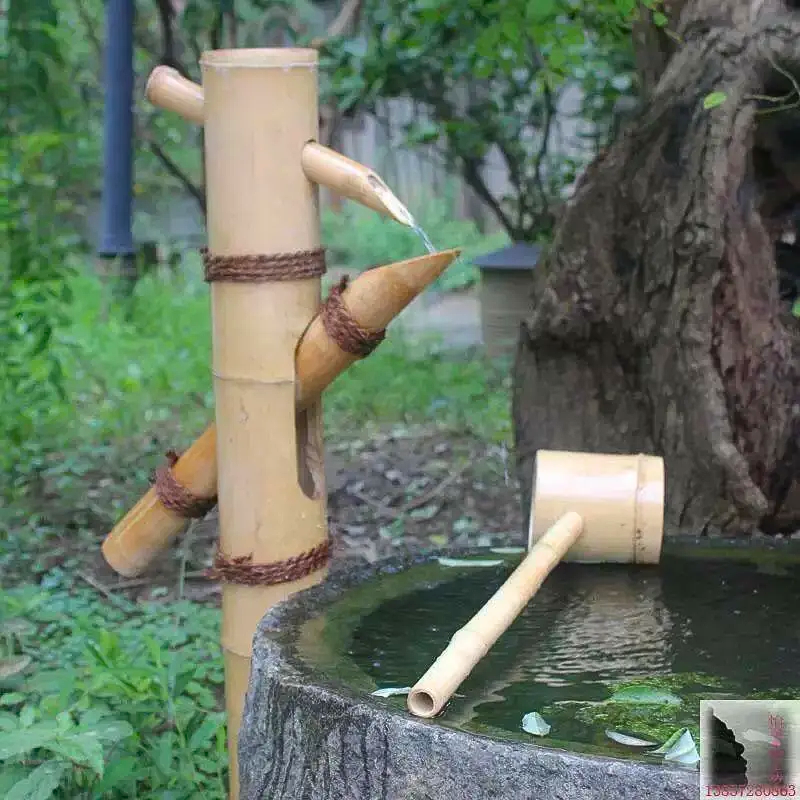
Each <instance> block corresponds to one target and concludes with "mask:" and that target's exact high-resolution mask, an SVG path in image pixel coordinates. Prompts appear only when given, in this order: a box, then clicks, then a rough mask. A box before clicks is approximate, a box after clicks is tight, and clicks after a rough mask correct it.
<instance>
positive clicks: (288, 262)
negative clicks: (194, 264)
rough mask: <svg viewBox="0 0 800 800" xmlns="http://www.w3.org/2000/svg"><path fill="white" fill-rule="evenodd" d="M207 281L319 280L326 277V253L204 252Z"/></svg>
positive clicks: (321, 250)
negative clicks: (226, 254)
mask: <svg viewBox="0 0 800 800" xmlns="http://www.w3.org/2000/svg"><path fill="white" fill-rule="evenodd" d="M201 252H202V254H203V265H204V266H205V278H206V281H208V282H209V283H211V282H212V281H236V282H240V283H244V282H249V283H265V282H267V281H294V280H302V279H304V278H317V277H319V276H320V275H324V274H325V250H324V248H322V247H318V248H315V249H313V250H298V251H296V252H294V253H272V254H271V255H242V256H215V255H212V254H211V253H209V251H208V248H207V247H204V248H203V249H202V251H201Z"/></svg>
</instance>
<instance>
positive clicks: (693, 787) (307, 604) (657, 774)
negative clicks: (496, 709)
mask: <svg viewBox="0 0 800 800" xmlns="http://www.w3.org/2000/svg"><path fill="white" fill-rule="evenodd" d="M798 545H800V543H798V542H796V541H794V540H786V539H784V540H777V541H776V540H770V539H759V540H756V541H755V542H754V541H753V540H739V539H730V538H721V537H720V538H712V537H698V536H686V535H683V536H673V537H670V538H669V539H666V540H665V542H664V553H665V554H673V553H675V554H680V553H682V552H683V553H686V554H687V555H689V556H690V557H691V553H692V552H694V553H695V555H694V557H697V558H709V559H713V558H715V557H717V558H733V559H735V560H741V559H743V560H751V559H754V558H755V559H758V558H766V559H770V558H772V557H775V558H779V559H780V558H783V557H786V556H787V555H788V556H790V557H791V558H794V557H797V558H798V559H800V546H798ZM697 551H702V554H700V555H698V554H697ZM490 552H491V551H490V548H489V547H480V548H476V547H470V548H444V549H437V550H435V551H430V552H426V553H416V554H406V555H398V556H394V557H390V558H388V559H382V560H380V561H377V562H375V563H372V564H367V563H359V564H355V565H353V564H348V563H343V564H340V565H336V564H335V565H334V566H332V568H331V572H330V574H329V575H328V577H327V579H326V580H325V581H324V582H323V583H321V584H319V585H317V586H315V587H312V588H310V589H306V590H304V591H302V592H298V593H297V594H295V595H293V596H291V597H289V598H288V599H287V600H285V601H283V602H282V603H279V604H278V605H276V606H275V607H274V608H272V609H271V610H270V611H269V612H267V614H266V615H265V616H264V617H263V618H262V620H261V622H260V624H259V626H258V629H257V631H256V634H255V638H254V660H255V658H256V655H258V660H259V661H260V663H262V664H268V668H267V670H268V672H269V673H271V678H272V679H277V680H279V681H280V683H281V685H282V686H284V687H286V688H287V689H288V690H290V691H291V693H292V694H293V695H296V696H297V697H302V698H305V700H307V701H308V702H309V703H311V704H313V705H315V706H317V707H320V706H322V705H325V704H328V703H330V704H332V706H333V707H339V708H346V709H347V710H348V711H352V712H353V713H357V714H369V715H371V716H372V717H374V718H375V719H376V720H379V721H381V722H382V723H385V724H387V725H392V724H395V725H401V726H402V729H403V730H404V731H407V732H408V734H409V735H411V736H421V737H423V738H424V737H426V736H432V735H434V733H433V730H432V729H435V730H436V733H435V735H436V736H438V737H444V738H445V739H448V740H451V741H455V740H456V739H457V740H459V741H461V742H466V743H468V744H471V746H472V747H478V748H481V747H483V748H485V747H490V748H492V749H494V747H497V748H502V750H503V751H504V752H505V753H506V754H508V755H510V756H511V757H519V758H523V759H524V760H525V761H526V762H528V763H530V764H531V765H532V766H533V767H534V768H535V769H538V768H541V769H542V770H545V771H547V770H557V771H563V770H564V769H565V768H566V769H572V768H573V767H574V768H575V769H577V770H579V771H580V772H581V773H582V774H583V775H590V774H596V776H597V778H598V779H600V780H602V779H603V778H604V776H606V777H607V776H608V775H610V774H613V773H616V772H618V771H620V770H625V771H626V774H629V775H631V776H632V777H634V776H635V777H636V780H637V781H642V782H644V783H645V784H650V785H652V786H656V785H659V786H663V788H664V789H667V786H669V791H671V794H670V795H668V796H670V797H684V796H685V797H690V796H694V794H693V793H696V791H697V786H698V783H699V773H698V771H697V770H696V769H686V768H682V767H679V766H671V765H669V766H668V765H662V764H647V763H642V762H635V761H630V760H626V759H622V758H614V757H613V756H602V755H594V754H587V753H579V752H572V751H569V750H565V749H557V748H555V747H548V746H546V745H543V744H540V743H538V742H533V741H532V742H530V743H528V742H520V741H515V740H505V739H501V738H498V737H494V736H491V735H487V734H482V733H479V732H473V731H466V730H458V729H455V728H449V727H447V726H444V725H441V724H439V723H438V722H437V721H436V720H424V719H420V718H417V717H414V716H412V715H410V714H409V713H408V712H407V711H405V710H401V709H396V708H394V707H391V706H388V705H387V704H386V703H385V701H382V700H381V699H380V698H376V697H372V696H371V695H369V694H367V693H363V692H359V691H356V690H355V689H353V688H352V687H349V686H348V685H347V684H345V683H344V682H332V681H330V680H328V679H326V678H324V677H323V676H321V675H318V674H315V671H314V669H313V667H312V666H310V665H309V664H307V663H306V662H305V661H303V659H302V658H301V657H300V655H299V654H298V651H297V647H296V642H295V641H294V632H295V631H296V630H298V629H299V627H300V626H302V625H303V624H304V623H306V622H308V621H310V620H312V619H314V618H316V617H318V616H320V615H321V614H323V613H324V612H325V611H326V610H327V609H328V608H329V606H330V605H331V604H332V603H334V602H335V601H336V600H338V599H340V598H341V597H342V595H343V594H344V593H345V592H346V591H347V590H348V589H351V588H354V587H356V586H358V585H360V584H362V583H364V582H365V581H367V580H370V579H374V578H377V577H380V576H381V575H388V574H396V573H397V572H399V571H402V570H406V569H409V568H411V567H413V566H416V565H420V564H424V563H429V562H430V561H432V560H434V559H435V558H437V557H440V556H449V557H465V556H477V555H483V556H484V557H491V555H494V554H491V555H490ZM497 557H498V558H500V557H502V556H500V555H499V554H498V555H497ZM644 568H645V569H653V567H644ZM656 569H657V567H656ZM476 610H477V609H476ZM276 676H278V677H277V678H276ZM252 691H253V684H252V683H251V689H250V691H248V698H247V704H248V705H249V704H250V703H251V697H250V695H251V693H252ZM242 755H244V753H242ZM665 784H666V785H665ZM587 796H588V795H587ZM662 796H667V795H662Z"/></svg>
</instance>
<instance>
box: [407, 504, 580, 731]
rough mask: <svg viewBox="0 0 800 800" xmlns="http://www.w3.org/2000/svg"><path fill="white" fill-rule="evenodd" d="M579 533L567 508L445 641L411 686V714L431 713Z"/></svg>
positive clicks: (577, 523) (516, 613) (439, 707)
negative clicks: (497, 587) (461, 626)
mask: <svg viewBox="0 0 800 800" xmlns="http://www.w3.org/2000/svg"><path fill="white" fill-rule="evenodd" d="M581 533H583V518H582V517H581V516H580V515H579V514H576V513H575V512H573V511H570V512H568V513H566V514H564V516H563V517H561V518H560V519H559V520H557V521H556V522H555V524H554V525H553V526H552V527H551V528H550V529H549V530H548V531H547V532H546V533H545V534H544V535H543V536H542V538H541V539H539V541H538V542H537V543H536V545H535V546H534V547H533V548H532V549H531V551H530V552H529V553H528V555H527V556H526V557H525V558H524V559H523V561H522V563H521V564H520V565H519V566H518V567H517V568H516V569H515V570H514V572H512V573H511V575H510V576H509V577H508V579H507V580H506V582H505V583H504V584H503V585H502V586H501V587H500V588H499V589H498V590H497V591H496V592H495V593H494V594H493V595H492V597H491V598H490V599H489V600H488V602H487V603H486V605H484V606H483V608H481V609H480V611H478V613H477V614H475V616H474V617H473V618H472V619H471V620H470V621H469V622H468V623H467V624H466V625H465V626H464V627H463V628H461V629H460V630H458V631H456V632H455V634H453V638H452V639H451V640H450V644H448V645H447V647H446V648H445V650H444V651H443V652H442V654H441V655H440V656H439V657H438V658H437V659H436V661H434V662H433V664H432V665H431V667H430V669H429V670H428V671H427V672H426V673H425V674H424V675H423V676H422V677H421V678H420V679H419V680H418V681H417V683H416V684H415V686H414V687H413V688H412V689H411V692H410V693H409V695H408V710H409V711H410V712H411V713H412V714H414V715H415V716H417V717H434V716H436V715H437V714H438V713H439V712H440V711H441V710H442V708H444V706H445V704H446V703H447V701H448V700H449V699H450V698H451V697H452V695H453V693H454V692H455V691H456V689H458V687H459V686H460V685H461V684H462V683H463V682H464V680H465V679H466V678H467V676H468V675H469V674H470V672H472V670H473V669H474V668H475V665H476V664H477V663H478V662H479V661H480V660H481V659H482V658H483V657H484V656H485V655H486V653H487V652H488V651H489V648H490V647H491V646H492V645H493V644H494V643H495V642H496V641H497V640H498V639H499V638H500V636H501V635H502V634H503V633H504V632H505V631H506V630H507V629H508V628H509V626H510V625H511V623H512V622H513V621H514V620H515V619H516V618H517V617H518V616H519V613H520V612H521V611H522V609H523V608H525V606H526V605H527V604H528V602H529V601H530V599H531V598H532V597H533V596H534V595H535V594H536V592H537V591H538V590H539V587H540V586H541V585H542V583H543V582H544V580H545V578H546V577H547V576H548V575H549V574H550V572H551V571H552V570H553V568H554V567H555V566H556V565H557V564H558V563H559V562H560V561H561V559H562V558H563V557H564V555H565V554H566V552H567V551H568V550H569V548H570V547H572V545H573V544H574V543H575V542H576V541H577V539H578V537H579V536H580V535H581Z"/></svg>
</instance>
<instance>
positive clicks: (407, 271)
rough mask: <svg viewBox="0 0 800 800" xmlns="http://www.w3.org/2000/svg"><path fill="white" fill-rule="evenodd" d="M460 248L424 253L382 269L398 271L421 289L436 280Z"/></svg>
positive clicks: (459, 252) (459, 251)
mask: <svg viewBox="0 0 800 800" xmlns="http://www.w3.org/2000/svg"><path fill="white" fill-rule="evenodd" d="M460 255H461V248H458V247H457V248H454V249H452V250H437V251H436V252H435V253H426V254H425V255H424V256H417V257H416V258H409V259H407V260H406V261H395V262H394V263H393V264H387V265H386V266H385V267H384V269H390V270H398V271H400V272H402V273H403V275H404V276H405V277H406V278H407V279H408V278H412V279H413V283H414V284H415V285H416V286H417V287H418V288H419V289H422V288H424V287H425V286H427V285H428V284H429V283H432V282H433V281H435V280H436V278H438V277H439V276H440V275H441V274H442V273H443V272H444V271H445V270H446V269H447V268H448V267H449V266H450V265H451V264H452V263H453V262H454V261H455V260H456V259H457V258H458V257H459V256H460Z"/></svg>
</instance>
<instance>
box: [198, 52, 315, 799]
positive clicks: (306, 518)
mask: <svg viewBox="0 0 800 800" xmlns="http://www.w3.org/2000/svg"><path fill="white" fill-rule="evenodd" d="M201 66H202V72H203V88H204V92H205V160H206V161H205V163H206V175H207V196H208V244H209V251H210V253H211V254H212V255H215V256H241V255H248V254H252V255H273V254H277V253H290V252H295V251H298V250H308V249H312V248H316V247H318V246H319V213H318V206H317V195H316V190H315V189H314V187H313V186H312V184H311V183H310V182H309V181H308V179H307V178H306V177H305V175H304V174H303V170H302V166H301V156H302V152H303V147H304V145H305V144H306V142H308V141H309V140H310V139H314V138H316V136H317V123H318V114H317V74H316V67H317V53H316V51H314V50H300V49H289V48H287V49H263V50H218V51H213V52H209V53H205V54H204V55H203V57H202V60H201ZM211 304H212V335H213V369H214V394H215V401H216V425H217V456H218V505H219V515H220V549H221V552H222V553H223V554H224V555H225V556H226V557H228V558H235V557H240V556H250V555H252V559H253V563H255V564H262V563H272V562H276V561H282V560H284V559H286V558H289V557H291V556H295V555H298V554H299V553H301V552H304V551H307V550H310V549H311V548H313V547H315V546H317V545H319V544H321V543H322V542H323V541H324V540H325V538H326V535H327V532H326V523H325V489H324V485H323V477H322V469H321V464H322V445H321V425H320V413H319V403H315V404H314V405H313V406H312V407H311V408H310V409H309V410H307V411H306V412H303V415H301V419H300V424H299V425H298V426H297V427H296V423H295V366H294V364H295V359H294V355H295V348H296V346H297V343H298V341H299V339H300V337H301V336H302V333H303V331H304V330H305V328H306V327H307V325H308V323H309V322H310V320H311V319H312V317H313V316H314V314H315V312H316V311H317V309H318V307H319V304H320V281H319V278H313V279H305V280H290V281H277V282H275V281H272V282H263V283H239V282H215V283H212V284H211ZM298 453H300V456H298ZM304 460H305V461H307V462H308V463H307V464H305V465H304V464H303V463H302V462H304ZM301 473H312V474H313V481H312V482H311V484H309V482H308V481H306V484H307V485H306V487H305V489H304V488H302V487H301V480H300V478H301ZM323 575H324V570H318V571H317V572H315V573H312V574H311V575H308V576H306V577H305V578H302V579H300V580H297V581H294V582H291V583H281V584H277V585H272V586H245V585H238V584H235V583H226V584H225V585H224V586H223V595H222V615H223V620H222V647H223V650H224V655H225V682H226V705H227V712H228V731H229V733H228V745H229V759H230V767H231V773H230V796H231V798H237V797H238V794H239V781H238V764H237V752H236V750H237V741H238V731H239V726H240V724H241V718H242V709H243V704H244V696H245V692H246V689H247V683H248V679H249V671H250V656H251V653H252V638H253V634H254V632H255V628H256V626H257V624H258V622H259V620H260V619H261V617H262V616H263V614H264V613H265V612H266V610H267V609H268V608H270V607H271V606H272V605H274V604H275V603H276V602H278V601H280V600H282V599H283V598H285V597H286V596H287V595H289V594H291V593H293V592H296V591H298V590H300V589H303V588H306V587H308V586H311V585H313V584H314V583H317V582H318V581H320V580H321V579H322V577H323Z"/></svg>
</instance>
